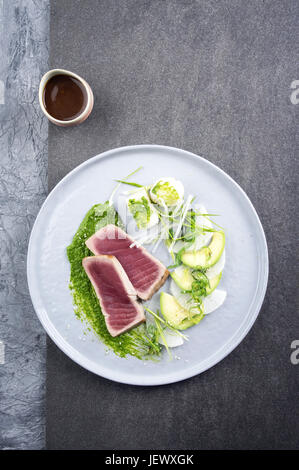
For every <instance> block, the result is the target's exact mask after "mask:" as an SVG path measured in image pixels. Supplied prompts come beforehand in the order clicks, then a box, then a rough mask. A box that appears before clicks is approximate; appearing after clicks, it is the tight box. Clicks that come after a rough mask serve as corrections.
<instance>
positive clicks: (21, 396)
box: [0, 0, 49, 449]
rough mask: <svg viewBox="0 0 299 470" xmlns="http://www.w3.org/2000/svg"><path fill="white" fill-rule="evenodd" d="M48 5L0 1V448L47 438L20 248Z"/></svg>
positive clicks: (37, 189)
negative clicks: (0, 351)
mask: <svg viewBox="0 0 299 470" xmlns="http://www.w3.org/2000/svg"><path fill="white" fill-rule="evenodd" d="M48 4H49V2H48V0H39V1H34V0H14V1H10V0H4V2H3V0H2V1H1V2H0V28H1V30H0V36H1V50H0V80H1V84H0V92H1V96H0V103H1V104H0V128H1V130H0V149H1V151H0V152H1V162H0V263H1V268H0V269H1V271H0V340H1V341H3V343H4V347H5V363H4V364H0V448H1V449H38V448H42V447H44V442H45V403H44V402H45V387H44V384H45V360H46V339H45V336H46V335H45V333H44V331H43V329H42V327H41V325H40V323H39V321H38V320H37V318H36V315H35V313H34V311H33V307H32V304H31V300H30V296H29V292H28V288H27V279H26V255H27V245H28V238H29V234H30V230H31V227H32V224H33V222H34V219H35V216H36V214H37V212H38V210H39V208H40V206H41V204H42V202H43V200H44V198H45V195H46V192H47V133H48V132H47V130H48V127H47V120H46V119H45V118H44V117H43V115H42V113H41V111H40V109H39V104H38V96H37V92H38V85H39V80H40V77H41V76H42V74H43V73H44V72H45V70H46V69H47V60H48V20H49V8H48V7H49V5H48ZM2 84H3V88H2ZM2 89H3V91H4V93H3V94H2Z"/></svg>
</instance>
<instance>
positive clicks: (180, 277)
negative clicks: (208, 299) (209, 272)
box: [170, 266, 222, 295]
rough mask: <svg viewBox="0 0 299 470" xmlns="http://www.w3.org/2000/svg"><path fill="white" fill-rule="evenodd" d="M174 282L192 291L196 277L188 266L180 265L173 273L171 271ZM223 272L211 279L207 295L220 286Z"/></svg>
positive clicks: (185, 289) (183, 288)
mask: <svg viewBox="0 0 299 470" xmlns="http://www.w3.org/2000/svg"><path fill="white" fill-rule="evenodd" d="M170 275H171V277H172V279H173V280H174V282H175V283H176V284H177V285H178V286H179V287H180V288H181V289H182V290H184V291H190V290H191V289H192V283H193V282H194V277H193V276H192V274H191V271H190V269H189V268H187V267H186V266H179V267H178V268H176V269H175V270H174V271H173V272H172V273H170ZM221 276H222V272H221V273H219V274H217V275H216V276H214V277H213V278H212V279H209V283H210V285H209V286H207V289H206V291H207V295H209V294H211V293H212V292H213V290H214V289H216V287H217V286H218V284H219V282H220V279H221Z"/></svg>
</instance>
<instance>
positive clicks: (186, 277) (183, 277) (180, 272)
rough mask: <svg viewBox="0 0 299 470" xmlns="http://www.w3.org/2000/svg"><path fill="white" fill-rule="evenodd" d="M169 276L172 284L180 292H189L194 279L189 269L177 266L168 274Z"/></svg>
mask: <svg viewBox="0 0 299 470" xmlns="http://www.w3.org/2000/svg"><path fill="white" fill-rule="evenodd" d="M170 275H171V277H172V279H173V280H174V282H175V283H176V284H177V285H178V286H179V287H180V288H181V289H182V290H191V288H192V282H193V281H194V278H193V276H192V274H191V271H190V269H189V268H187V267H186V266H179V267H178V268H176V269H175V270H174V271H173V272H172V273H170Z"/></svg>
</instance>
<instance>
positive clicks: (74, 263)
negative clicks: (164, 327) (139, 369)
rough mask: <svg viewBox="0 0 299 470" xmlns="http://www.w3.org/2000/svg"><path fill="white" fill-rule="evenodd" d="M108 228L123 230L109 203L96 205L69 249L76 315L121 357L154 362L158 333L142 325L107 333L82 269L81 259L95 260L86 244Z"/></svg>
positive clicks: (71, 286) (93, 294)
mask: <svg viewBox="0 0 299 470" xmlns="http://www.w3.org/2000/svg"><path fill="white" fill-rule="evenodd" d="M107 224H114V225H118V226H122V223H121V221H120V219H119V217H118V214H117V212H116V211H115V210H114V208H113V207H111V206H109V204H108V202H105V203H104V204H96V205H94V206H93V207H92V208H91V209H90V210H89V211H88V212H87V214H86V216H85V217H84V219H83V221H82V223H81V225H80V227H79V228H78V230H77V232H76V234H75V236H74V238H73V241H72V243H71V244H70V245H69V246H68V247H67V256H68V259H69V262H70V265H71V275H70V284H69V287H70V289H71V292H72V295H73V301H74V307H75V313H76V316H77V317H78V318H80V319H81V320H87V321H88V323H89V324H90V326H91V327H92V329H93V330H94V331H95V333H96V334H97V335H98V336H99V338H100V339H101V340H102V341H103V343H105V345H106V346H108V347H109V348H111V349H112V350H113V351H114V352H115V354H117V355H118V356H120V357H126V356H127V355H131V356H135V357H137V358H138V359H147V358H150V357H151V358H154V357H157V356H158V355H159V354H160V351H161V346H160V345H159V343H158V341H157V334H156V330H155V331H154V330H153V328H149V329H147V328H146V326H145V325H144V324H143V325H140V326H139V327H137V328H134V329H132V330H131V331H129V332H127V333H123V334H122V335H120V336H117V337H116V338H113V337H112V336H111V335H110V333H109V332H108V330H107V327H106V323H105V319H104V315H103V314H102V311H101V307H100V303H99V301H98V298H97V296H96V294H95V292H94V289H93V287H92V284H91V282H90V280H89V279H88V276H87V274H86V273H85V271H84V269H83V266H82V259H83V258H85V257H86V256H92V253H91V252H90V251H89V249H88V248H87V246H86V245H85V240H87V238H89V237H90V236H91V235H93V234H94V233H95V232H96V231H97V230H99V229H100V228H102V227H104V226H105V225H107Z"/></svg>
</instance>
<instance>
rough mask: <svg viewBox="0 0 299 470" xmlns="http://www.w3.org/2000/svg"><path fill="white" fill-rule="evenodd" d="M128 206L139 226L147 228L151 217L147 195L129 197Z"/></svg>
mask: <svg viewBox="0 0 299 470" xmlns="http://www.w3.org/2000/svg"><path fill="white" fill-rule="evenodd" d="M128 208H129V211H130V212H131V214H132V215H133V217H134V219H135V222H136V224H137V226H138V228H146V226H147V225H148V223H149V221H150V218H151V208H150V205H149V203H148V200H147V199H146V197H144V196H142V198H141V199H129V202H128Z"/></svg>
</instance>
